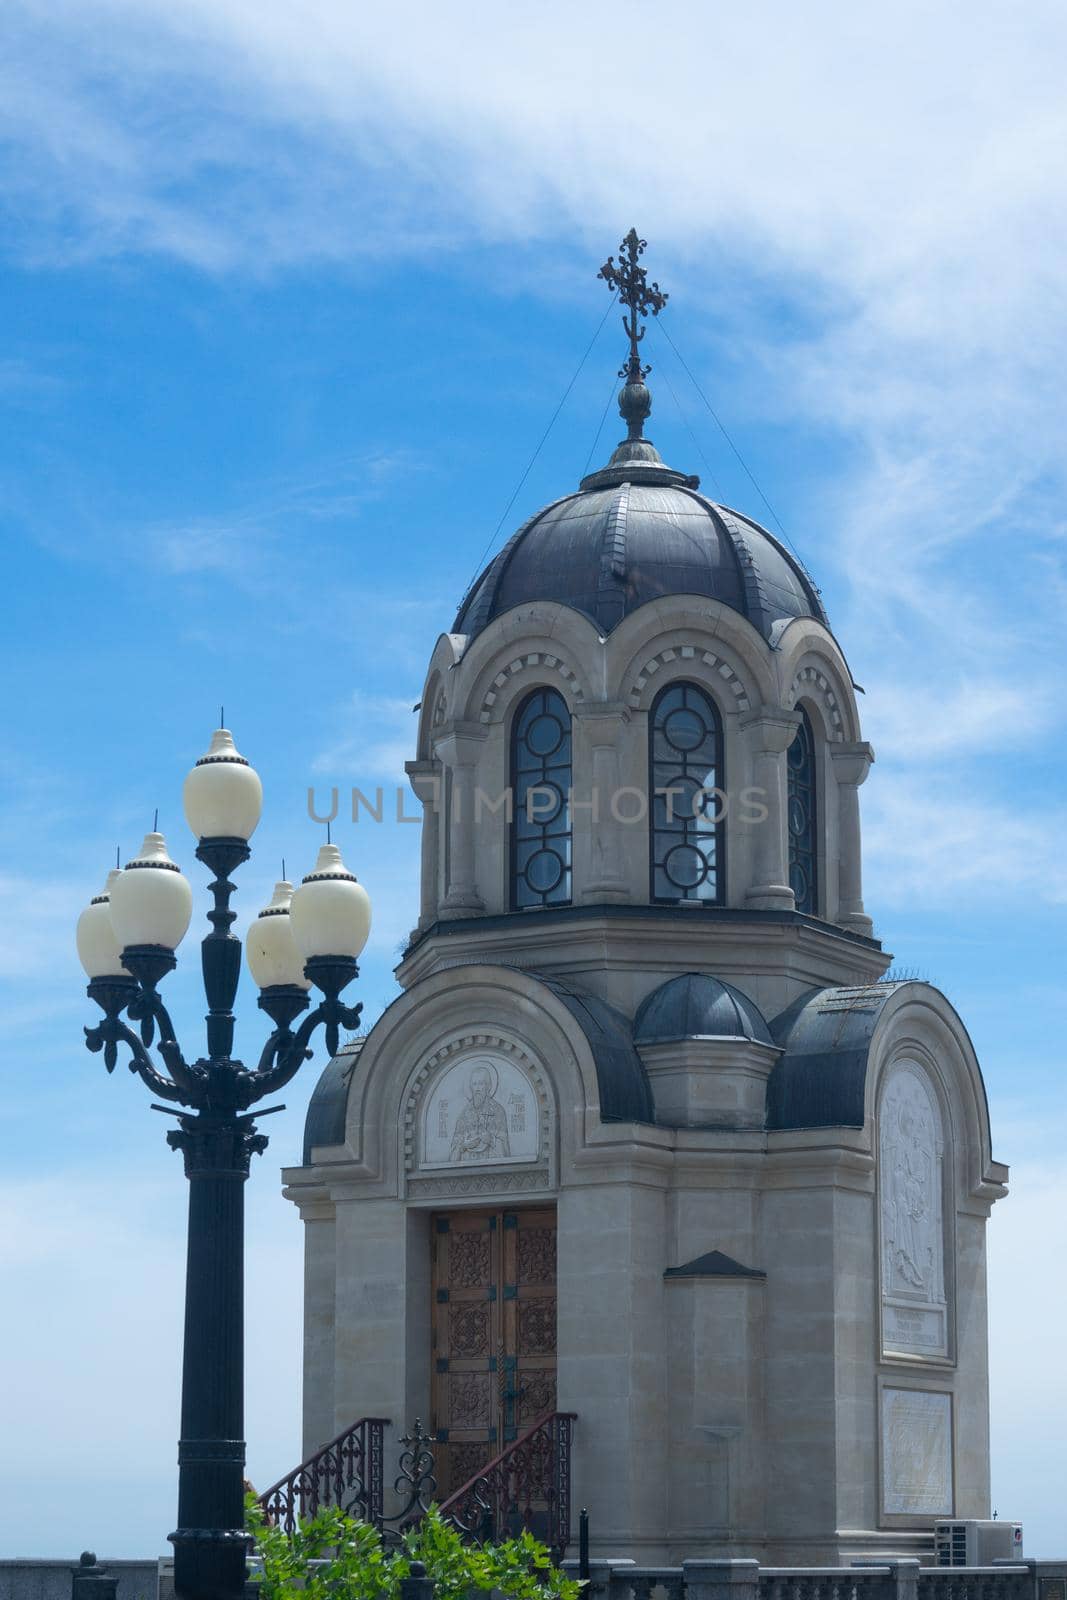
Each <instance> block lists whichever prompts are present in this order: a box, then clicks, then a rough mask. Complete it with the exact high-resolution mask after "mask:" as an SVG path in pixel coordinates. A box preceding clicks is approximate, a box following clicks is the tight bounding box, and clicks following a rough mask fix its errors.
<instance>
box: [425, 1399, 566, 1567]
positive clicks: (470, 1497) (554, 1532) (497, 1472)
mask: <svg viewBox="0 0 1067 1600" xmlns="http://www.w3.org/2000/svg"><path fill="white" fill-rule="evenodd" d="M576 1421H577V1413H576V1412H573V1411H548V1412H546V1413H545V1415H544V1416H543V1417H540V1418H538V1420H537V1421H536V1422H535V1423H534V1424H533V1426H532V1427H530V1428H528V1429H527V1430H526V1432H525V1433H522V1434H520V1435H519V1437H518V1438H517V1439H515V1440H513V1442H512V1443H511V1444H509V1445H507V1446H506V1447H505V1448H504V1449H503V1450H502V1451H501V1452H500V1454H499V1455H498V1456H494V1458H493V1459H492V1461H490V1462H488V1463H487V1464H486V1465H485V1466H484V1467H482V1469H481V1471H480V1472H476V1473H475V1474H474V1476H473V1477H472V1478H469V1479H468V1480H467V1482H466V1483H464V1484H463V1485H461V1487H460V1488H459V1489H457V1490H456V1491H455V1493H454V1494H450V1495H449V1496H448V1498H447V1500H445V1501H443V1502H442V1504H441V1507H440V1511H441V1515H442V1516H443V1517H446V1518H447V1519H448V1520H449V1521H450V1522H451V1523H452V1524H453V1526H454V1527H455V1528H456V1529H457V1530H458V1531H459V1532H460V1533H462V1534H464V1535H465V1536H467V1537H468V1538H474V1539H479V1540H484V1539H506V1538H509V1537H511V1536H513V1535H514V1534H517V1533H521V1532H522V1531H523V1529H529V1530H530V1532H531V1533H533V1534H535V1535H536V1536H537V1538H539V1539H540V1540H541V1542H542V1544H546V1545H547V1546H548V1547H549V1549H550V1550H551V1551H552V1555H553V1559H554V1560H555V1561H557V1562H558V1561H561V1560H562V1559H563V1556H564V1555H565V1554H566V1550H567V1546H568V1545H569V1544H570V1542H571V1438H572V1434H573V1429H574V1423H575V1422H576Z"/></svg>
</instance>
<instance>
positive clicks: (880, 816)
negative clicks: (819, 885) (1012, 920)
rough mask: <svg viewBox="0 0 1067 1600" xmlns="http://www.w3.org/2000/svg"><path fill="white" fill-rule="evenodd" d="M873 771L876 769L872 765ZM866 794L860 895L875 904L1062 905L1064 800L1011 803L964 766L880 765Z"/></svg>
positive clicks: (1065, 896) (1065, 897)
mask: <svg viewBox="0 0 1067 1600" xmlns="http://www.w3.org/2000/svg"><path fill="white" fill-rule="evenodd" d="M876 770H877V769H876ZM867 787H868V788H869V790H870V793H869V794H866V795H865V797H864V810H863V819H864V870H865V878H866V882H865V895H866V898H867V902H868V904H870V905H874V906H881V907H886V908H889V907H909V908H913V907H927V908H934V907H942V908H944V907H947V906H951V907H952V908H953V910H955V911H957V912H959V911H961V910H962V909H963V908H964V907H965V906H967V905H972V906H981V907H982V908H984V909H985V911H986V913H988V908H989V906H990V904H991V903H992V902H993V901H994V900H995V902H996V903H997V904H998V905H999V906H1001V907H1006V906H1009V905H1013V904H1014V905H1015V906H1017V907H1019V909H1020V910H1024V909H1025V907H1026V906H1027V904H1031V903H1034V902H1039V903H1044V904H1046V905H1054V906H1061V905H1067V860H1065V858H1064V853H1063V846H1062V840H1063V837H1064V831H1065V829H1067V808H1064V807H1062V806H1060V807H1050V806H1047V805H1042V804H1041V803H1040V802H1039V801H1035V800H1034V799H1033V798H1032V797H1031V796H1029V795H1028V793H1027V790H1026V787H1025V785H1023V784H1021V785H1020V788H1019V795H1018V804H1017V805H1015V804H1014V803H1013V802H1012V800H1011V799H1010V797H1009V798H1007V799H1005V798H1000V797H997V796H995V795H993V794H992V793H990V791H989V788H988V786H987V785H983V783H982V781H981V777H980V775H979V774H975V775H973V776H972V775H971V774H970V772H969V770H968V771H967V772H963V773H956V774H954V775H952V776H949V777H944V776H941V775H938V774H936V773H933V772H923V773H914V772H881V773H879V774H878V781H877V783H875V781H874V778H873V777H872V778H871V780H870V782H869V785H868V786H867Z"/></svg>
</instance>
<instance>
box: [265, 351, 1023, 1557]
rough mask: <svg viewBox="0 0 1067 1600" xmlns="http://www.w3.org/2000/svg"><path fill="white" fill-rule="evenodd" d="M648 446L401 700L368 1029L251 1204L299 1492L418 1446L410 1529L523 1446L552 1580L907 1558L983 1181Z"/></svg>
mask: <svg viewBox="0 0 1067 1600" xmlns="http://www.w3.org/2000/svg"><path fill="white" fill-rule="evenodd" d="M649 406H650V402H649V400H648V391H647V389H645V387H644V383H643V379H642V378H641V377H640V376H638V378H637V381H636V382H635V381H634V380H633V375H632V374H631V380H630V381H629V382H628V383H627V386H626V387H625V388H624V390H623V394H622V397H621V402H620V408H621V410H622V412H623V415H624V417H625V418H626V420H627V422H628V423H629V437H628V439H627V440H625V441H624V442H623V443H622V444H621V445H620V446H619V447H618V449H617V450H616V451H615V453H614V455H613V456H612V458H611V461H610V462H609V464H608V466H607V467H605V468H604V469H602V470H601V471H598V472H594V473H592V474H591V475H590V476H589V477H587V478H585V479H584V480H583V482H582V484H581V486H580V488H579V490H578V491H577V492H576V493H574V494H571V495H568V496H566V497H565V498H563V499H562V500H559V501H557V502H556V503H555V504H554V505H551V506H549V507H548V508H547V509H546V510H544V511H542V512H541V513H539V514H538V515H537V516H535V517H534V518H532V519H531V521H530V522H528V523H527V524H526V525H525V526H524V527H522V528H521V529H520V530H519V531H518V533H516V534H515V536H514V537H513V538H512V540H511V541H510V542H509V543H508V544H507V545H506V547H505V548H504V549H503V550H502V551H501V553H500V554H499V555H498V556H497V557H496V558H495V560H493V561H492V562H491V564H490V565H489V567H488V568H487V569H486V570H485V572H484V573H483V574H482V576H481V577H480V579H479V580H478V581H477V583H476V584H475V586H474V588H473V589H472V590H471V592H470V593H469V595H468V596H467V597H466V599H465V600H464V602H463V604H462V606H461V608H460V611H459V615H458V617H457V618H456V621H455V624H454V626H453V628H452V630H451V632H449V633H446V634H444V635H443V636H442V637H441V639H440V640H439V641H438V644H437V646H436V648H435V650H434V652H433V656H432V658H431V661H430V664H429V670H428V672H427V675H426V685H425V691H424V694H423V699H422V705H421V715H420V720H419V728H418V743H417V750H416V752H415V759H414V760H412V761H411V762H410V763H409V766H408V771H409V773H410V777H411V782H412V785H413V787H414V790H415V793H416V794H417V796H418V797H419V799H420V801H421V802H422V804H423V807H424V824H423V833H422V893H421V908H420V915H419V921H418V926H417V928H416V930H415V931H414V933H413V934H412V937H411V941H410V944H409V946H408V948H407V950H406V952H405V953H404V956H403V958H402V960H401V963H400V966H399V968H398V978H399V981H400V985H401V988H402V991H403V992H402V994H401V996H400V998H399V999H397V1000H396V1001H395V1002H394V1003H393V1004H392V1005H391V1006H390V1007H389V1008H388V1009H387V1010H386V1012H385V1013H384V1015H383V1016H382V1017H381V1018H380V1019H379V1020H378V1021H377V1022H376V1023H375V1025H374V1026H373V1028H371V1030H370V1032H369V1034H368V1035H367V1037H366V1038H365V1039H364V1040H362V1041H356V1042H353V1043H352V1044H351V1045H349V1046H346V1047H345V1048H344V1049H343V1050H342V1051H341V1053H340V1054H339V1055H338V1056H337V1057H336V1058H335V1059H334V1060H333V1061H332V1062H330V1064H329V1065H328V1066H327V1067H326V1069H325V1071H324V1073H323V1075H322V1077H321V1079H320V1081H319V1083H318V1086H317V1088H316V1089H315V1092H314V1095H313V1098H312V1101H311V1106H310V1109H309V1112H308V1118H307V1127H306V1138H305V1150H304V1161H303V1165H302V1166H300V1167H297V1168H292V1169H288V1170H287V1171H286V1172H285V1182H286V1186H287V1187H286V1194H287V1195H288V1196H289V1198H290V1199H292V1200H293V1201H294V1202H295V1203H296V1205H297V1206H298V1207H299V1209H300V1213H301V1216H302V1218H303V1221H304V1224H305V1233H306V1274H305V1371H304V1443H305V1450H306V1453H310V1452H311V1451H312V1450H314V1449H315V1448H317V1447H318V1446H319V1445H321V1444H322V1443H324V1442H325V1441H326V1440H328V1439H329V1438H331V1437H332V1436H333V1435H335V1434H336V1433H338V1432H339V1431H340V1430H341V1429H343V1428H344V1427H345V1426H346V1425H348V1424H349V1423H351V1422H352V1421H354V1420H355V1419H356V1418H358V1417H360V1416H364V1415H374V1416H383V1417H388V1418H391V1419H392V1422H393V1424H394V1431H395V1433H402V1432H404V1429H405V1425H409V1424H410V1423H411V1422H412V1421H413V1419H414V1418H415V1417H416V1416H420V1417H422V1418H424V1419H425V1418H429V1419H430V1423H431V1426H432V1427H433V1428H434V1429H436V1431H437V1432H438V1435H439V1437H440V1438H441V1439H442V1440H443V1441H444V1442H443V1443H442V1445H441V1447H440V1453H439V1466H440V1471H439V1476H440V1477H441V1478H442V1480H443V1481H442V1485H441V1487H442V1490H443V1491H447V1489H448V1488H449V1487H453V1488H454V1487H456V1486H457V1485H458V1483H459V1482H461V1481H463V1479H465V1478H466V1477H468V1476H469V1475H470V1474H471V1472H473V1471H475V1470H476V1469H477V1467H478V1466H480V1465H481V1464H482V1463H483V1462H484V1461H485V1460H487V1459H488V1458H490V1457H492V1456H493V1455H495V1454H496V1453H497V1452H498V1451H499V1450H501V1449H503V1448H504V1447H505V1445H506V1444H507V1442H508V1441H509V1440H510V1439H513V1438H514V1437H515V1436H516V1433H518V1432H521V1431H522V1430H523V1429H524V1428H525V1427H526V1426H527V1425H528V1424H529V1423H530V1422H532V1421H534V1420H536V1418H537V1417H538V1416H540V1415H542V1414H543V1413H544V1412H546V1411H550V1410H552V1409H554V1408H558V1409H560V1410H564V1411H571V1412H574V1413H576V1414H577V1421H576V1423H575V1431H574V1463H573V1474H574V1503H575V1505H578V1504H583V1505H587V1506H588V1507H589V1509H590V1513H591V1525H592V1530H593V1548H594V1552H595V1553H599V1554H601V1555H628V1556H632V1557H634V1558H636V1560H637V1561H638V1562H643V1563H651V1562H655V1561H663V1560H669V1561H678V1560H681V1559H683V1558H688V1557H696V1556H701V1555H704V1556H755V1557H757V1558H759V1559H760V1560H762V1561H764V1562H767V1563H772V1564H786V1563H799V1564H804V1565H815V1564H821V1563H837V1562H847V1561H848V1560H849V1559H851V1558H853V1557H856V1556H862V1555H866V1556H876V1555H882V1554H886V1553H898V1554H903V1555H909V1554H916V1553H923V1552H926V1551H928V1550H929V1549H930V1547H931V1529H932V1525H933V1522H934V1520H935V1518H936V1517H938V1516H943V1515H956V1516H963V1517H967V1516H971V1517H984V1516H988V1514H989V1438H988V1397H987V1344H986V1277H985V1231H986V1220H987V1218H988V1215H989V1211H990V1208H991V1206H992V1204H993V1202H994V1201H995V1200H996V1199H997V1198H999V1197H1000V1196H1001V1195H1002V1194H1003V1193H1004V1189H1005V1180H1006V1177H1007V1172H1006V1169H1005V1168H1004V1167H1003V1166H1002V1165H1000V1164H999V1163H998V1162H996V1161H994V1160H993V1157H992V1153H991V1147H990V1130H989V1122H988V1116H987V1109H986V1100H985V1094H984V1089H983V1085H982V1078H981V1073H980V1071H979V1066H978V1062H977V1060H976V1059H975V1054H974V1050H973V1048H972V1046H971V1042H970V1040H969V1038H968V1036H967V1032H966V1029H965V1028H964V1025H963V1023H962V1022H961V1020H960V1018H959V1017H958V1016H957V1014H956V1012H955V1011H954V1010H953V1008H952V1006H951V1005H950V1004H949V1003H948V1001H947V1000H946V999H945V997H944V996H943V995H942V994H940V993H939V992H938V991H937V990H936V989H934V988H932V987H930V986H929V985H927V984H924V983H917V982H885V981H880V980H881V979H882V975H883V973H884V972H885V971H886V969H887V968H888V965H889V957H888V956H887V955H886V954H885V953H884V952H883V950H882V947H881V945H880V944H879V942H878V941H877V939H876V938H874V936H873V933H872V926H871V922H870V919H869V918H868V916H867V914H866V912H865V910H864V906H863V900H862V893H861V872H860V866H861V846H860V821H859V801H858V790H859V786H860V784H861V783H862V782H863V781H864V779H865V777H866V776H867V771H868V768H869V766H870V763H871V761H872V759H873V757H872V752H871V748H870V746H869V745H868V744H866V743H865V742H864V740H863V738H862V733H861V729H860V723H859V716H858V712H857V705H856V695H855V687H854V684H853V681H852V676H851V673H850V671H849V668H848V665H847V663H846V661H845V658H844V656H843V654H842V652H841V649H840V647H839V645H838V643H837V641H836V640H835V638H834V635H833V633H832V632H831V630H830V626H829V623H828V620H827V617H826V615H825V613H824V611H823V607H822V603H821V600H820V598H819V595H818V591H817V590H816V589H815V587H814V585H813V584H812V582H811V580H810V578H809V577H808V576H807V574H806V573H805V572H804V571H803V570H802V568H801V567H800V565H799V563H798V562H797V560H796V559H795V558H794V557H793V556H792V555H790V554H789V553H788V551H787V550H786V549H785V548H784V547H783V546H782V545H781V544H780V543H779V542H778V541H777V540H776V539H775V538H773V537H772V536H771V534H769V533H768V532H767V531H766V530H764V529H763V528H761V527H759V526H758V525H757V524H756V523H754V522H752V521H751V520H749V519H748V518H746V517H744V516H741V515H740V514H738V513H737V512H734V511H731V510H728V509H727V508H726V507H724V506H720V505H717V504H714V503H712V502H711V501H709V500H708V499H706V498H705V497H704V496H702V495H701V494H700V493H699V489H698V485H697V480H696V479H695V478H692V477H689V476H687V475H685V474H683V473H680V472H675V471H673V470H671V469H670V468H669V467H667V466H665V465H664V463H663V462H662V461H661V459H660V457H659V455H658V453H657V452H656V450H655V449H654V447H653V446H652V444H651V443H650V442H649V441H648V440H646V439H644V437H643V429H642V423H643V420H644V417H645V416H647V414H648V410H649ZM509 796H510V799H509Z"/></svg>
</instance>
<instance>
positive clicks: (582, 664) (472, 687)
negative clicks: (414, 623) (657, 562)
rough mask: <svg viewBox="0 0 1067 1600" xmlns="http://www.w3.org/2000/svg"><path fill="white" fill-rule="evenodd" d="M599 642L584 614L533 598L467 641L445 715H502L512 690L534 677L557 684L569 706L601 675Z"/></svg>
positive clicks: (470, 718) (496, 718)
mask: <svg viewBox="0 0 1067 1600" xmlns="http://www.w3.org/2000/svg"><path fill="white" fill-rule="evenodd" d="M602 654H603V644H602V641H601V639H600V637H599V635H598V634H597V631H596V629H595V627H594V626H593V625H592V623H591V622H590V621H589V619H588V618H587V617H583V616H582V615H581V614H580V613H579V612H577V611H573V610H571V609H570V607H568V606H560V605H557V604H555V603H554V602H553V603H548V602H544V603H535V604H530V605H525V606H519V607H516V608H515V609H514V610H513V611H508V612H505V613H504V615H503V616H501V617H497V618H496V619H495V620H494V621H493V622H492V623H490V625H489V627H488V628H486V629H485V631H484V632H483V633H481V634H479V635H478V637H477V638H476V639H475V640H474V641H473V643H472V644H471V647H470V649H469V650H468V651H467V653H466V655H465V656H464V658H463V661H462V664H461V665H460V666H459V667H458V670H457V671H456V673H455V674H454V679H453V685H452V706H451V717H452V719H454V720H456V721H466V722H471V723H481V724H483V725H484V724H490V723H496V722H501V721H503V720H504V719H505V718H506V716H507V714H508V709H509V707H510V705H511V702H512V700H513V699H514V696H515V695H516V694H517V693H518V692H520V691H523V692H525V691H526V690H527V689H530V688H533V687H535V686H536V684H537V683H538V682H543V683H546V684H549V685H552V686H554V687H556V688H558V689H559V690H560V692H561V693H562V694H563V696H564V698H565V699H566V700H567V702H568V704H569V705H570V706H571V708H572V709H573V708H574V706H576V705H580V704H581V703H582V702H583V701H584V700H586V699H588V698H590V697H591V696H592V695H593V693H594V690H593V687H592V686H593V685H595V684H596V683H598V682H599V679H600V676H601V670H602V669H601V665H600V663H601V659H602Z"/></svg>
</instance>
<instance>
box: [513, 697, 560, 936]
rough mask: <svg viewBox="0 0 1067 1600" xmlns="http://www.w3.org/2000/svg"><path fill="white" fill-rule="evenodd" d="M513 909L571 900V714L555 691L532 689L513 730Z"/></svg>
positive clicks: (550, 904) (558, 903) (556, 904)
mask: <svg viewBox="0 0 1067 1600" xmlns="http://www.w3.org/2000/svg"><path fill="white" fill-rule="evenodd" d="M511 791H512V824H511V907H512V910H513V911H528V910H531V909H533V908H535V907H538V906H565V905H569V904H570V901H571V816H570V791H571V714H570V711H569V710H568V709H567V703H566V701H565V700H564V699H563V697H562V695H560V694H558V693H557V692H556V690H555V689H535V690H534V692H533V693H532V694H529V695H527V697H526V699H525V700H524V701H523V702H522V704H521V705H520V707H519V709H518V712H517V713H516V716H515V720H514V722H513V724H512V734H511Z"/></svg>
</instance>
